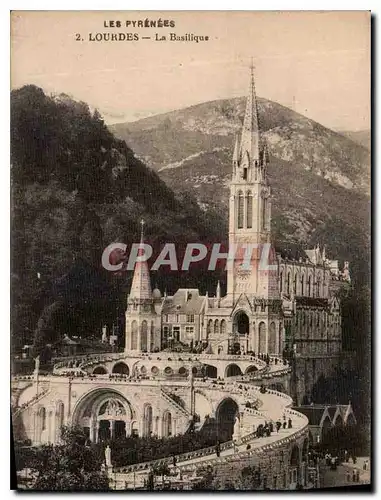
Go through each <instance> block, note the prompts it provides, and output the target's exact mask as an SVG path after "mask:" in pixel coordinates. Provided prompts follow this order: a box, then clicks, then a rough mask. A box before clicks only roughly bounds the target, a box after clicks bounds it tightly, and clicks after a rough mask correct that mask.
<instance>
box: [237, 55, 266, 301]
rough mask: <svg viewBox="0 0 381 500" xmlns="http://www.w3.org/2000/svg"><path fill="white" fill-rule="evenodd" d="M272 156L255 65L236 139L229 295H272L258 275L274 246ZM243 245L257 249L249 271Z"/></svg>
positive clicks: (251, 72) (251, 73)
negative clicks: (264, 135)
mask: <svg viewBox="0 0 381 500" xmlns="http://www.w3.org/2000/svg"><path fill="white" fill-rule="evenodd" d="M268 163H269V155H268V150H267V146H266V144H265V143H264V141H262V140H261V137H260V133H259V124H258V107H257V96H256V92H255V81H254V67H253V64H252V65H251V71H250V86H249V94H248V97H247V101H246V110H245V117H244V121H243V126H242V130H241V137H240V138H239V136H237V137H236V141H235V146H234V153H233V172H232V179H231V183H230V199H229V247H230V248H232V247H233V246H235V247H236V248H237V251H236V257H235V260H234V264H233V265H232V266H231V267H230V269H228V287H227V292H228V294H229V293H230V294H237V293H242V292H245V293H248V294H253V295H255V296H263V295H265V296H266V295H268V291H266V290H264V289H263V286H262V285H261V279H262V278H260V277H259V275H258V265H259V260H260V256H261V252H262V251H263V245H264V244H266V243H267V244H269V243H270V225H271V201H270V195H271V190H270V186H269V184H268V180H267V166H268ZM242 244H246V245H248V244H253V245H258V248H257V249H253V251H252V253H251V255H252V263H251V265H250V266H246V267H249V269H247V268H246V269H245V266H243V265H242V259H243V250H240V248H241V245H242Z"/></svg>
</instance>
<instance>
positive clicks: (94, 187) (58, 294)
mask: <svg viewBox="0 0 381 500" xmlns="http://www.w3.org/2000/svg"><path fill="white" fill-rule="evenodd" d="M11 179H12V181H11V182H12V207H11V208H12V263H11V267H12V333H13V345H12V347H13V348H14V349H16V348H18V347H19V346H20V345H23V344H24V343H27V342H31V341H32V338H33V336H34V334H35V332H37V331H38V332H37V333H38V335H39V336H40V337H41V338H44V339H46V340H47V339H50V338H51V339H54V338H55V336H56V333H57V331H59V333H61V334H64V333H68V334H70V335H75V334H77V335H83V336H88V337H89V336H90V337H91V336H94V335H96V336H98V337H99V336H100V332H101V325H102V324H103V323H105V322H108V323H109V324H111V322H112V321H113V319H114V318H115V317H116V316H117V315H118V316H119V318H120V321H121V322H122V321H123V320H122V318H123V315H124V309H125V305H124V304H125V299H126V292H127V290H128V288H129V284H130V278H131V276H130V273H129V274H123V275H113V273H110V272H109V271H105V270H104V269H102V266H101V255H102V252H103V249H104V248H105V247H106V246H108V245H109V244H110V243H112V242H123V243H126V244H129V243H131V242H138V241H139V233H140V224H139V221H140V219H141V217H144V219H145V220H146V238H147V241H149V242H151V243H153V244H154V245H155V244H158V243H160V242H167V241H170V242H172V241H176V242H178V243H181V242H183V243H184V242H187V241H210V239H211V238H212V239H213V237H215V239H216V241H217V240H218V239H219V235H220V234H221V227H222V225H223V223H222V222H221V221H220V220H219V219H218V217H217V216H216V215H215V214H213V213H208V214H206V213H204V212H203V211H202V210H201V209H200V208H199V206H198V205H197V203H196V201H195V200H194V199H193V198H192V196H191V195H189V193H181V192H180V193H177V195H175V194H174V193H173V191H172V190H171V189H170V188H168V187H167V186H166V184H165V183H164V181H162V180H161V179H160V178H159V177H158V175H157V174H156V173H155V172H154V171H152V170H151V169H149V168H147V167H146V166H145V165H144V164H143V163H142V162H141V161H140V160H139V159H137V158H136V157H135V156H134V153H133V151H132V150H131V149H130V148H129V147H128V146H127V145H126V143H125V142H124V141H123V140H120V139H116V138H115V137H114V136H113V134H112V133H111V132H110V131H109V130H108V129H107V127H106V126H105V124H104V123H103V120H102V118H101V116H100V115H99V113H98V112H97V111H95V112H94V113H91V112H90V110H89V107H88V106H87V104H85V103H83V102H75V101H73V100H71V99H70V98H69V97H68V96H65V95H60V96H58V97H49V96H47V95H45V94H44V92H43V91H42V90H41V89H40V88H37V87H35V86H25V87H23V88H21V89H17V90H14V91H12V94H11ZM157 274H158V275H157V276H154V278H153V279H154V280H155V281H156V282H157V284H158V285H159V286H160V285H161V286H162V287H163V288H164V283H163V280H162V276H161V274H160V273H159V272H158V273H157ZM180 281H182V282H183V285H186V283H188V284H190V285H192V284H193V285H195V284H196V283H198V282H199V281H201V285H202V284H203V279H202V276H197V273H196V274H192V273H191V274H190V275H189V276H187V279H186V280H185V282H184V276H181V275H174V274H172V275H170V276H168V277H166V280H165V286H166V287H168V289H169V290H171V287H172V288H173V289H176V288H177V286H178V285H179V283H180ZM204 282H205V280H204ZM153 284H154V285H155V284H156V283H153ZM47 306H49V307H48V308H47V309H45V311H44V308H45V307H47ZM42 311H44V314H43V316H42V318H41V319H40V322H39V326H38V328H37V330H36V325H37V320H38V318H39V317H40V315H41V313H42ZM122 327H123V325H122V324H121V330H123V328H122Z"/></svg>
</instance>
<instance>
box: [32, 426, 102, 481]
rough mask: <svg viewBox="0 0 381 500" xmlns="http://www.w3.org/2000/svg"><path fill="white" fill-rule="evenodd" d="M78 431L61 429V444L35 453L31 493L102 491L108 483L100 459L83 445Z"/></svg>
mask: <svg viewBox="0 0 381 500" xmlns="http://www.w3.org/2000/svg"><path fill="white" fill-rule="evenodd" d="M86 439H87V438H86V435H85V433H84V432H83V430H82V429H81V428H78V427H65V428H63V429H62V444H61V445H57V446H53V445H47V446H43V447H41V448H40V449H39V450H37V452H36V455H35V459H34V461H33V463H32V464H31V468H32V469H34V470H35V471H36V473H37V479H36V481H35V483H34V485H33V488H32V489H34V490H48V491H106V490H108V489H109V480H108V477H107V474H106V472H105V471H102V470H101V465H102V458H101V457H100V456H99V454H97V453H96V451H95V450H94V448H92V447H91V446H87V445H86Z"/></svg>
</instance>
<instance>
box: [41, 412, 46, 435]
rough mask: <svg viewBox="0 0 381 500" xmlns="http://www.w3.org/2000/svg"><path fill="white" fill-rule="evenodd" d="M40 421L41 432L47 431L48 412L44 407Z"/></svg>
mask: <svg viewBox="0 0 381 500" xmlns="http://www.w3.org/2000/svg"><path fill="white" fill-rule="evenodd" d="M40 419H41V430H42V431H44V430H45V429H46V410H45V408H44V407H42V408H41V409H40Z"/></svg>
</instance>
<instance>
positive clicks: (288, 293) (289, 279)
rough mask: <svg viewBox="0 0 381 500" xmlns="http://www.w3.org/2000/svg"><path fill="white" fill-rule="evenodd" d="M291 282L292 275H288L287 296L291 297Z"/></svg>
mask: <svg viewBox="0 0 381 500" xmlns="http://www.w3.org/2000/svg"><path fill="white" fill-rule="evenodd" d="M290 281H291V273H290V272H289V273H288V274H287V295H290Z"/></svg>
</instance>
